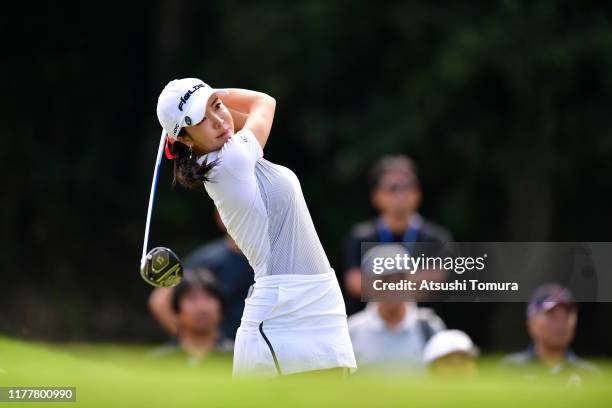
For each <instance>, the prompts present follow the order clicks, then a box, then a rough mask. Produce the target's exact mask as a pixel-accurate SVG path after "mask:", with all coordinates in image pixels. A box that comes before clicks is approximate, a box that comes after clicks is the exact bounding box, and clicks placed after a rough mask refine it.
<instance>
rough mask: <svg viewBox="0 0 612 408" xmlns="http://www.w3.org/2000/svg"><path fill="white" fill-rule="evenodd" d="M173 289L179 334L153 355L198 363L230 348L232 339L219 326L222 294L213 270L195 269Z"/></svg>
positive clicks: (231, 347) (228, 350) (173, 302)
mask: <svg viewBox="0 0 612 408" xmlns="http://www.w3.org/2000/svg"><path fill="white" fill-rule="evenodd" d="M170 290H171V291H172V299H171V304H172V309H173V311H174V313H175V314H176V328H177V335H176V337H174V338H173V339H172V340H170V342H169V343H168V344H166V345H164V346H163V347H161V348H160V349H158V350H156V351H154V352H153V353H152V355H151V357H153V358H160V357H174V356H180V357H181V358H182V357H185V358H186V359H187V361H188V362H189V364H191V365H197V364H199V362H200V361H201V360H203V359H204V358H205V357H207V356H208V355H209V354H210V353H212V352H231V351H232V349H233V342H232V341H231V340H229V339H227V338H225V337H224V336H223V334H222V333H221V331H220V329H219V324H220V323H221V319H222V317H223V314H222V298H221V294H220V293H219V290H218V288H217V285H216V282H215V278H214V275H213V274H212V272H210V271H208V270H206V269H203V268H200V269H197V270H192V271H190V273H189V275H188V278H186V279H184V280H183V281H182V282H181V283H180V284H179V285H177V286H176V287H174V288H170Z"/></svg>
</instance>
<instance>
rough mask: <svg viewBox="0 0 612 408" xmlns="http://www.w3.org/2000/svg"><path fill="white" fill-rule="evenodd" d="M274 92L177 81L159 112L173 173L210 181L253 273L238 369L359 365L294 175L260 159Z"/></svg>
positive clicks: (258, 371) (261, 371) (259, 371)
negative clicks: (216, 87)
mask: <svg viewBox="0 0 612 408" xmlns="http://www.w3.org/2000/svg"><path fill="white" fill-rule="evenodd" d="M275 107H276V101H275V100H274V99H273V98H272V97H270V96H268V95H266V94H263V93H260V92H254V91H249V90H244V89H223V90H219V89H214V88H211V87H210V86H208V85H207V84H205V83H204V82H202V81H201V80H199V79H195V78H186V79H180V80H174V81H171V82H170V83H169V84H168V85H167V86H166V87H165V88H164V90H163V91H162V93H161V95H160V96H159V100H158V105H157V115H158V118H159V121H160V123H161V125H162V127H163V128H164V130H165V131H166V132H167V134H168V136H167V137H168V139H167V140H168V144H167V146H166V147H167V148H166V156H167V157H168V158H171V159H174V180H175V181H177V182H179V183H180V184H182V185H184V186H186V187H196V186H201V185H202V184H203V185H204V187H205V189H206V191H207V192H208V194H209V196H210V197H211V198H212V200H213V201H214V204H215V206H216V208H217V210H218V211H219V215H220V217H221V220H222V221H223V224H224V225H225V226H226V228H227V232H228V234H229V235H230V236H231V237H232V238H233V239H234V240H235V242H236V244H237V245H238V247H239V248H240V250H241V251H242V252H243V253H244V255H245V256H246V258H247V259H248V261H249V263H250V265H251V266H252V268H253V270H254V273H255V276H254V278H255V284H254V285H253V286H252V289H251V290H250V291H249V295H248V296H247V299H246V300H245V309H244V313H243V315H242V319H241V324H240V327H239V329H238V332H237V334H236V340H235V347H234V363H233V374H234V376H235V377H241V376H247V375H257V376H278V375H286V374H295V373H302V372H312V371H322V370H324V371H326V372H331V373H338V374H339V375H341V376H344V375H345V373H346V371H347V369H356V367H357V365H356V362H355V356H354V353H353V347H352V344H351V340H350V337H349V334H348V327H347V322H346V310H345V306H344V301H343V299H342V295H341V292H340V287H339V285H338V281H337V279H336V275H335V273H334V271H333V269H332V268H331V266H330V264H329V261H328V259H327V256H326V254H325V251H324V250H323V247H322V245H321V242H320V241H319V237H318V235H317V233H316V231H315V228H314V225H313V222H312V219H311V217H310V213H309V211H308V208H307V207H306V202H305V200H304V196H303V194H302V189H301V187H300V183H299V181H298V178H297V176H296V175H295V173H293V172H292V171H291V170H289V169H288V168H286V167H283V166H279V165H277V164H273V163H271V162H269V161H268V160H266V159H264V158H263V148H264V146H265V144H266V141H267V139H268V135H269V134H270V130H271V128H272V121H273V118H274V111H275Z"/></svg>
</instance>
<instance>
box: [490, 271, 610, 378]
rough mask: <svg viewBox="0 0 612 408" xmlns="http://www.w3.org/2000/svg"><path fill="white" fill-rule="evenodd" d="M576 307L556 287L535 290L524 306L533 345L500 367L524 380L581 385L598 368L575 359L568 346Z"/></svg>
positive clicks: (506, 359) (574, 321)
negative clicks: (559, 380) (557, 380)
mask: <svg viewBox="0 0 612 408" xmlns="http://www.w3.org/2000/svg"><path fill="white" fill-rule="evenodd" d="M577 321H578V307H577V304H576V302H575V301H574V297H573V296H572V294H571V293H570V292H569V291H568V290H567V289H566V288H563V287H562V286H560V285H558V284H556V283H550V284H546V285H543V286H541V287H540V288H538V289H537V290H536V291H535V292H534V294H533V296H532V297H531V300H530V302H529V305H528V306H527V329H528V331H529V336H530V337H531V339H532V341H533V343H532V344H531V345H530V346H529V348H528V349H527V350H525V351H523V352H520V353H515V354H511V355H509V356H507V357H506V358H505V359H504V360H503V362H502V367H503V368H504V369H507V370H509V371H515V372H517V373H519V374H521V375H522V376H523V377H524V378H526V379H538V378H543V377H550V376H556V377H558V378H562V379H563V380H567V381H568V382H569V383H570V384H580V383H581V382H582V381H583V379H584V377H585V376H590V375H593V374H598V373H599V370H598V369H597V367H596V366H595V365H593V364H591V363H589V362H587V361H585V360H583V359H580V358H578V357H577V356H576V355H575V354H574V352H573V351H572V349H571V348H570V344H571V342H572V340H573V338H574V333H575V331H576V323H577Z"/></svg>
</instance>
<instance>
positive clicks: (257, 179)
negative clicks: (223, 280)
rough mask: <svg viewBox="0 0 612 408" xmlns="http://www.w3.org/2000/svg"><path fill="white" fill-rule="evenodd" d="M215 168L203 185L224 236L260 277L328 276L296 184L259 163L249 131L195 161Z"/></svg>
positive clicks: (283, 169) (327, 266)
mask: <svg viewBox="0 0 612 408" xmlns="http://www.w3.org/2000/svg"><path fill="white" fill-rule="evenodd" d="M216 159H219V160H220V161H219V164H217V166H216V167H215V168H214V169H213V170H211V171H210V172H209V173H208V177H209V178H210V179H211V181H210V182H206V183H204V186H205V188H206V191H207V192H208V194H209V195H210V197H211V198H212V199H213V201H214V203H215V206H216V207H217V210H218V211H219V215H220V216H221V220H222V221H223V224H225V227H226V228H227V232H228V233H229V234H230V236H231V237H232V238H233V239H234V240H235V241H236V244H237V245H238V247H239V248H240V250H241V251H242V252H243V253H244V255H245V256H246V258H247V259H248V261H249V263H250V264H251V267H252V268H253V270H254V271H255V280H257V279H258V278H260V277H262V276H268V275H282V274H301V275H310V274H320V273H329V272H330V271H332V269H331V266H330V264H329V260H328V259H327V256H326V255H325V251H324V250H323V247H322V245H321V242H320V241H319V237H318V235H317V232H316V231H315V228H314V225H313V223H312V218H311V217H310V212H309V211H308V207H307V206H306V202H305V200H304V195H303V194H302V189H301V187H300V182H299V181H298V178H297V177H296V175H295V173H293V172H292V171H291V170H289V169H288V168H286V167H283V166H279V165H277V164H273V163H270V162H269V161H267V160H266V159H264V158H263V150H262V148H261V146H260V145H259V142H258V141H257V139H256V138H255V135H254V134H253V132H251V131H250V130H249V129H242V130H240V131H239V132H237V133H236V134H234V135H233V136H231V137H230V138H229V139H228V140H227V142H225V144H224V145H223V147H221V149H219V150H216V151H214V152H211V153H208V154H206V155H204V156H202V157H200V159H199V160H198V161H199V162H200V163H202V162H203V161H204V160H207V161H208V162H209V163H210V162H212V161H213V160H216Z"/></svg>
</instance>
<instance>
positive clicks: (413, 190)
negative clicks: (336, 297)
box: [342, 155, 452, 315]
mask: <svg viewBox="0 0 612 408" xmlns="http://www.w3.org/2000/svg"><path fill="white" fill-rule="evenodd" d="M369 184H370V199H371V202H372V205H373V206H374V208H376V209H377V210H378V211H380V215H379V216H378V217H376V218H374V219H372V220H368V221H365V222H362V223H360V224H357V225H355V226H354V227H353V228H352V230H351V232H350V233H349V235H348V237H347V238H346V240H345V245H344V271H343V272H344V274H343V275H344V276H343V279H342V283H343V290H344V293H345V302H346V309H347V313H348V314H349V315H350V314H353V313H356V312H358V311H360V310H362V309H363V308H364V307H365V303H363V302H361V300H360V299H361V243H362V242H433V243H440V244H443V243H446V242H449V241H452V236H451V234H450V232H449V231H448V230H447V229H445V228H444V227H442V226H440V225H437V224H435V223H433V222H431V221H429V220H426V219H425V218H424V217H423V216H421V215H420V214H419V213H418V212H417V210H418V208H419V206H420V204H421V189H420V186H419V180H418V177H417V171H416V166H415V165H414V163H413V161H412V160H411V159H409V158H408V157H406V156H403V155H396V156H384V157H382V158H380V159H379V160H378V161H377V162H376V164H375V165H374V167H373V168H372V170H371V172H370V177H369Z"/></svg>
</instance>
